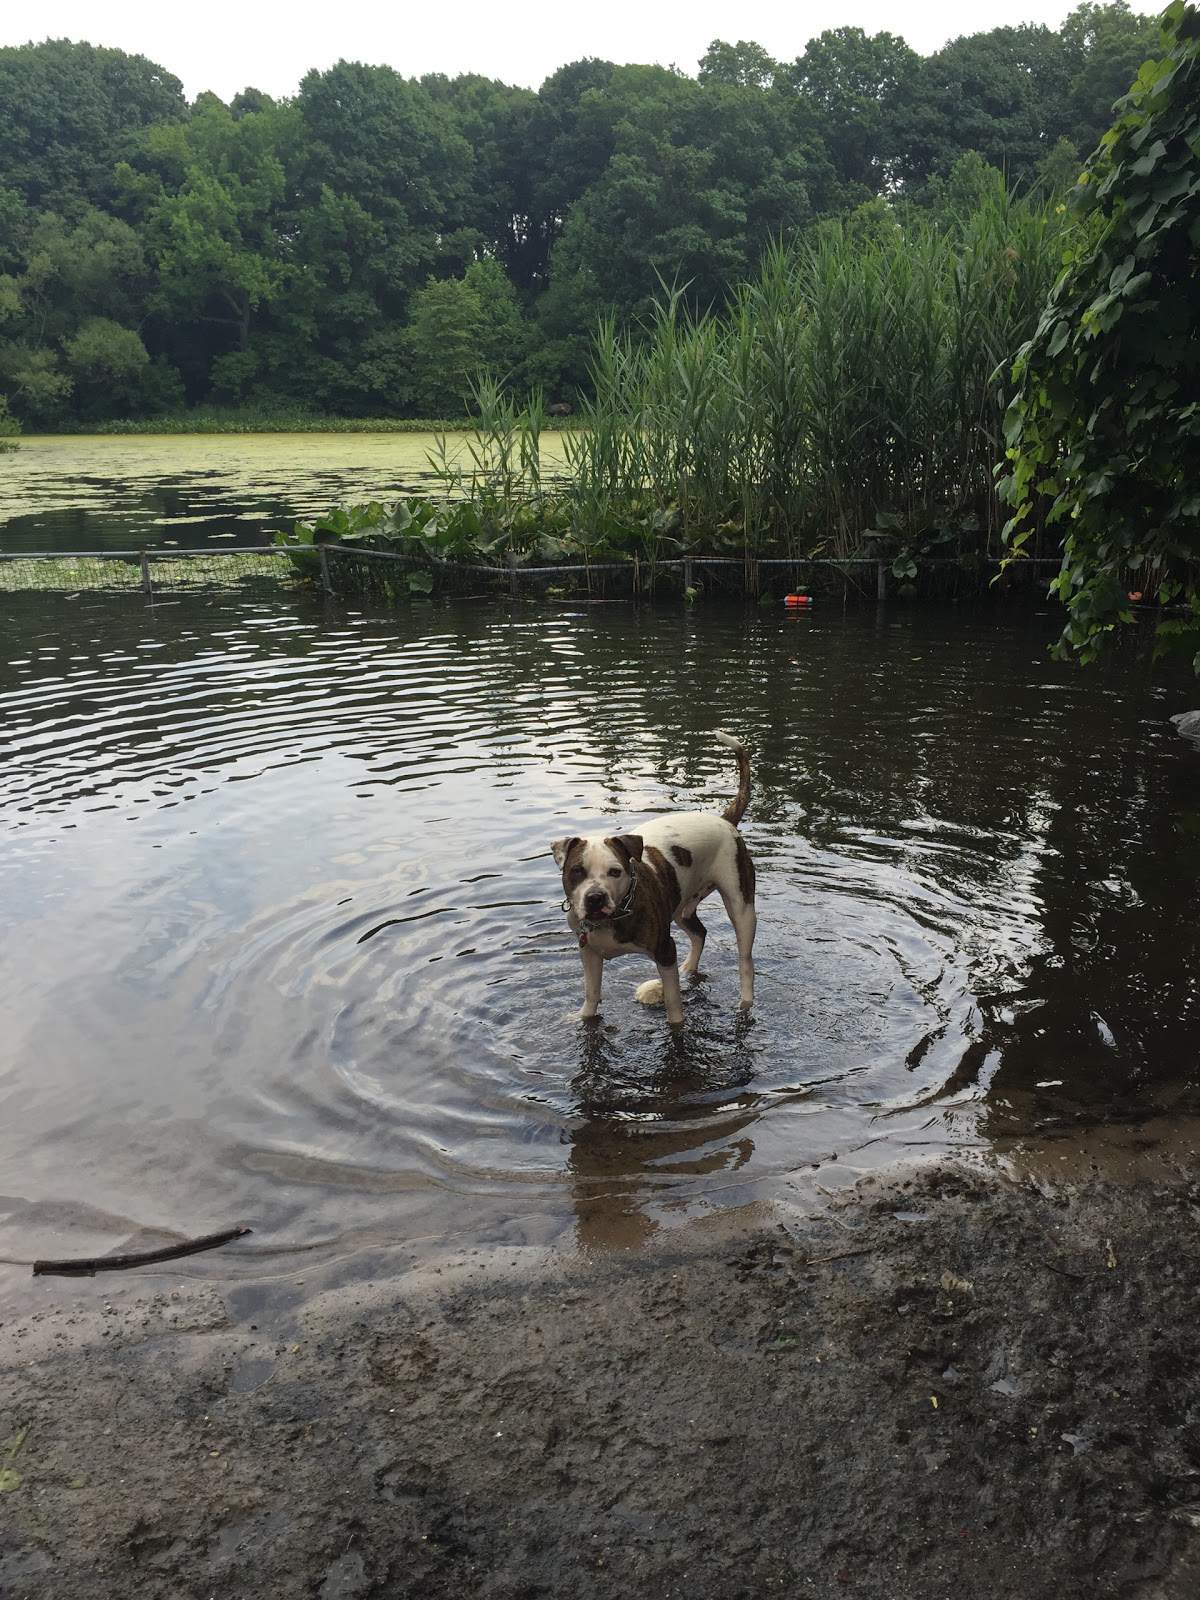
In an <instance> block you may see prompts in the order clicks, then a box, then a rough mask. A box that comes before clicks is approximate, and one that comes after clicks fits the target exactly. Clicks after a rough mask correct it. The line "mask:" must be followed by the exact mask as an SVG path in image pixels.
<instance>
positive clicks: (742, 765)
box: [713, 728, 750, 828]
mask: <svg viewBox="0 0 1200 1600" xmlns="http://www.w3.org/2000/svg"><path fill="white" fill-rule="evenodd" d="M713 738H714V739H716V740H717V742H718V743H719V744H723V745H724V746H725V747H726V749H728V750H732V751H733V753H734V754H735V755H736V756H737V764H738V792H737V794H735V795H734V797H733V799H732V800H731V801H730V802H729V804H728V805H727V806H726V807H725V809H724V811H722V813H721V815H722V816H723V817H724V818H725V821H726V822H732V823H733V825H734V827H735V828H736V827H737V825H738V823H739V822H740V821H741V820H742V818H743V817H744V816H745V815H746V807H747V806H748V805H749V804H750V756H749V753H748V752H747V750H746V746H745V745H744V744H743V743H742V741H741V740H740V739H735V738H734V736H733V734H731V733H722V732H721V730H720V728H714V729H713Z"/></svg>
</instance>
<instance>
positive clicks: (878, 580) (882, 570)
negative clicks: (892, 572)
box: [875, 561, 887, 600]
mask: <svg viewBox="0 0 1200 1600" xmlns="http://www.w3.org/2000/svg"><path fill="white" fill-rule="evenodd" d="M875 598H876V600H886V599H887V567H886V566H885V565H884V563H883V562H882V561H877V562H876V563H875Z"/></svg>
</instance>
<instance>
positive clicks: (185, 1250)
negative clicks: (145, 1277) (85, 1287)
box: [33, 1228, 254, 1278]
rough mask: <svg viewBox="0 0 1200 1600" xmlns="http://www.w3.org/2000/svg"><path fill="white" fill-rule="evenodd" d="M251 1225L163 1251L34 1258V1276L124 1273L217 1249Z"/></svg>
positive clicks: (173, 1246) (167, 1247) (87, 1276)
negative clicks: (68, 1259)
mask: <svg viewBox="0 0 1200 1600" xmlns="http://www.w3.org/2000/svg"><path fill="white" fill-rule="evenodd" d="M253 1231H254V1230H253V1229H252V1228H226V1229H225V1231H224V1232H223V1233H206V1234H204V1235H203V1237H202V1238H199V1239H185V1240H184V1242H183V1243H182V1244H169V1245H166V1246H164V1248H163V1249H161V1250H134V1251H130V1252H129V1253H128V1254H127V1255H119V1256H80V1257H79V1258H78V1259H77V1260H74V1261H35V1262H34V1263H33V1275H34V1277H35V1278H37V1277H42V1276H46V1275H49V1274H51V1273H55V1274H57V1275H58V1276H59V1277H66V1278H91V1277H94V1276H95V1274H96V1273H97V1272H123V1271H124V1270H125V1269H126V1268H127V1267H148V1266H151V1265H153V1263H154V1262H156V1261H174V1260H175V1259H176V1258H177V1257H178V1256H194V1255H196V1254H197V1253H198V1252H199V1251H201V1250H215V1249H216V1248H217V1246H218V1245H221V1244H228V1243H229V1241H230V1240H231V1239H241V1238H243V1237H244V1236H245V1235H246V1234H248V1233H252V1232H253Z"/></svg>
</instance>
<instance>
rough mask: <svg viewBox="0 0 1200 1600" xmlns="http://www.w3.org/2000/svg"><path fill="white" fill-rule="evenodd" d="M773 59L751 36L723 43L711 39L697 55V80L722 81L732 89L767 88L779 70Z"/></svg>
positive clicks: (721, 40)
mask: <svg viewBox="0 0 1200 1600" xmlns="http://www.w3.org/2000/svg"><path fill="white" fill-rule="evenodd" d="M781 70H782V69H781V67H780V65H779V62H778V61H775V60H774V59H773V58H772V57H771V56H769V55H768V54H767V52H766V51H765V50H764V49H763V47H762V45H760V44H755V43H754V41H753V40H752V39H739V40H738V42H737V43H736V44H727V43H726V42H725V40H724V39H714V40H713V42H712V43H711V44H710V45H709V47H708V49H707V50H706V51H705V53H704V55H702V56H701V57H700V70H699V73H698V74H697V76H698V78H699V80H700V82H701V83H724V84H727V85H732V86H733V87H734V88H735V89H769V88H770V87H771V85H772V84H773V83H774V82H775V79H776V77H777V76H778V74H779V72H780V71H781Z"/></svg>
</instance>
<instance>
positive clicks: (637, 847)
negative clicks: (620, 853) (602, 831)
mask: <svg viewBox="0 0 1200 1600" xmlns="http://www.w3.org/2000/svg"><path fill="white" fill-rule="evenodd" d="M611 843H613V844H615V845H620V847H621V849H622V850H624V852H625V854H626V855H627V856H630V857H632V859H633V860H634V861H640V860H641V859H642V836H641V834H640V833H621V834H618V835H617V837H616V838H615V839H613V840H612V841H611Z"/></svg>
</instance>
